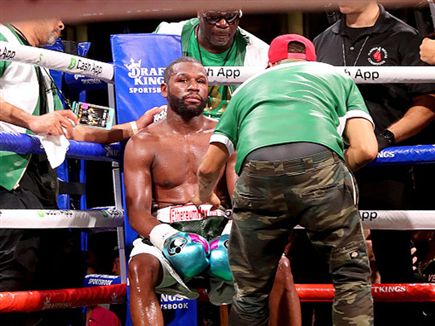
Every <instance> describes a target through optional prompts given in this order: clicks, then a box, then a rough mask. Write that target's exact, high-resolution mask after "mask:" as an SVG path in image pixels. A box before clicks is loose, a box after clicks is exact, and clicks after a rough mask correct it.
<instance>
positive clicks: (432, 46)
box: [420, 37, 435, 65]
mask: <svg viewBox="0 0 435 326" xmlns="http://www.w3.org/2000/svg"><path fill="white" fill-rule="evenodd" d="M420 59H421V60H422V61H424V62H426V63H428V64H430V65H435V40H431V39H430V38H427V37H426V38H424V40H423V42H421V45H420Z"/></svg>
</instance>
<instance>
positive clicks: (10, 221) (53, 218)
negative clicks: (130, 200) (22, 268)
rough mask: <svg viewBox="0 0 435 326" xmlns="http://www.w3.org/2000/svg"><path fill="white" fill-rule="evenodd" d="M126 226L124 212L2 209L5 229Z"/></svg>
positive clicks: (0, 222)
mask: <svg viewBox="0 0 435 326" xmlns="http://www.w3.org/2000/svg"><path fill="white" fill-rule="evenodd" d="M123 225H124V218H123V211H121V210H117V209H115V208H108V209H99V210H86V211H80V210H46V209H2V210H0V228H3V229H7V228H9V229H62V228H80V229H81V228H83V229H85V228H115V227H118V226H123Z"/></svg>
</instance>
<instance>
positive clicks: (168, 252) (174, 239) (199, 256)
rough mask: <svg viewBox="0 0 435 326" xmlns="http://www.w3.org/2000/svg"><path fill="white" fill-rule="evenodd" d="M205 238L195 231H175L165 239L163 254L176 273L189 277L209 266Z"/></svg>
mask: <svg viewBox="0 0 435 326" xmlns="http://www.w3.org/2000/svg"><path fill="white" fill-rule="evenodd" d="M209 252H210V250H209V246H208V242H207V240H205V239H204V238H203V237H201V236H200V235H198V234H195V233H185V232H177V233H175V234H174V235H172V236H170V237H169V238H168V239H166V240H165V243H164V246H163V255H164V256H165V257H166V259H167V260H169V262H170V263H171V265H172V266H173V267H174V269H175V270H176V271H177V273H178V274H179V275H180V276H182V277H183V278H186V279H190V278H192V277H194V276H196V275H198V274H200V273H201V272H203V271H204V270H205V269H206V268H207V267H208V266H209V260H208V255H209Z"/></svg>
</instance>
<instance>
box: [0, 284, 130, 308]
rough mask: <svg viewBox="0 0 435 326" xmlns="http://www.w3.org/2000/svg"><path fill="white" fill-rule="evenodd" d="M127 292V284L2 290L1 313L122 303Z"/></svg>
mask: <svg viewBox="0 0 435 326" xmlns="http://www.w3.org/2000/svg"><path fill="white" fill-rule="evenodd" d="M125 294H126V286H125V284H115V285H107V286H94V287H87V288H80V289H61V290H46V291H20V292H0V313H2V312H12V311H14V312H30V311H40V310H47V309H66V308H76V307H82V306H92V305H96V304H99V303H121V302H123V301H124V298H125Z"/></svg>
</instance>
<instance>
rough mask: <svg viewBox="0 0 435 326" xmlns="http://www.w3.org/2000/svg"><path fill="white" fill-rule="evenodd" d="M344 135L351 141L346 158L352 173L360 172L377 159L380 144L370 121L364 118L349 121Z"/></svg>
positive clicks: (345, 154)
mask: <svg viewBox="0 0 435 326" xmlns="http://www.w3.org/2000/svg"><path fill="white" fill-rule="evenodd" d="M344 134H345V135H346V137H347V139H348V141H349V148H348V149H347V150H346V151H345V153H344V156H345V160H346V164H347V166H348V167H349V168H350V169H351V170H352V171H355V170H358V169H359V168H361V167H363V166H364V165H365V164H367V163H369V162H370V161H372V160H374V159H375V158H376V155H377V154H378V143H377V141H376V136H375V133H374V131H373V125H372V123H371V122H370V121H368V120H366V119H363V118H352V119H349V120H347V122H346V128H345V130H344Z"/></svg>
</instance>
